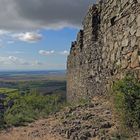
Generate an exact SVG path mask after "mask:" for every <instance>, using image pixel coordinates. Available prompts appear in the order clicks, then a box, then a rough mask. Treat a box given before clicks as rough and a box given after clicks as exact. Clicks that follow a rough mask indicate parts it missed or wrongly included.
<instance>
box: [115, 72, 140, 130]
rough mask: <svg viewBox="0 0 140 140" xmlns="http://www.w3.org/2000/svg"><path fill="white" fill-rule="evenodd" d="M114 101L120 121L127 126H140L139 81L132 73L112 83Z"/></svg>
mask: <svg viewBox="0 0 140 140" xmlns="http://www.w3.org/2000/svg"><path fill="white" fill-rule="evenodd" d="M113 91H114V101H115V102H114V103H115V107H116V110H117V112H118V114H119V116H120V118H121V120H122V123H123V124H124V125H125V126H127V127H128V128H132V129H134V128H136V129H138V128H140V83H139V81H138V80H137V79H136V78H134V76H133V75H130V74H129V75H127V76H126V77H125V78H124V79H122V80H119V81H117V82H116V83H115V84H114V85H113Z"/></svg>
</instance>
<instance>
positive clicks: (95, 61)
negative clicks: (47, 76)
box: [67, 0, 140, 100]
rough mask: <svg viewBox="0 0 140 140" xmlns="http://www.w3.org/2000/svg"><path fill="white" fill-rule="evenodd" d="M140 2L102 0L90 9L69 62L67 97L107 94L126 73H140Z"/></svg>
mask: <svg viewBox="0 0 140 140" xmlns="http://www.w3.org/2000/svg"><path fill="white" fill-rule="evenodd" d="M139 48H140V0H102V1H100V2H99V4H97V5H93V6H91V7H90V8H89V11H88V13H87V15H86V17H85V19H84V21H83V30H81V31H80V32H79V33H78V35H77V40H76V41H75V42H73V43H72V47H71V51H70V55H69V56H68V62H67V68H68V71H67V98H68V100H75V99H78V98H92V97H93V96H94V95H105V94H106V93H107V89H109V86H110V85H111V83H112V82H113V80H114V79H116V78H121V77H122V76H123V74H124V73H125V71H127V70H132V71H136V73H139V68H140V66H139V64H140V63H139V61H140V49H139Z"/></svg>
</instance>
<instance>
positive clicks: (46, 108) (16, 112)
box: [1, 93, 62, 126]
mask: <svg viewBox="0 0 140 140" xmlns="http://www.w3.org/2000/svg"><path fill="white" fill-rule="evenodd" d="M10 102H11V103H12V102H13V105H12V107H8V109H7V111H6V112H5V113H4V114H3V120H1V121H2V123H5V125H6V126H11V125H14V126H19V125H24V124H25V123H26V122H32V121H34V120H35V119H38V118H40V117H46V116H47V115H49V114H50V113H53V112H56V111H58V110H59V109H60V108H61V104H62V99H61V97H60V96H59V95H48V96H41V95H36V94H29V95H24V96H21V95H19V94H18V93H14V94H10V96H8V97H7V98H6V100H5V103H4V104H5V106H8V104H9V103H10Z"/></svg>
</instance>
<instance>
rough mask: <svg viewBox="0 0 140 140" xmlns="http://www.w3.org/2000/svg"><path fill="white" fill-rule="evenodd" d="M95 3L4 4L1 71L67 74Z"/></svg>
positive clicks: (33, 0) (3, 0) (10, 0)
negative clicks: (74, 43) (70, 56)
mask: <svg viewBox="0 0 140 140" xmlns="http://www.w3.org/2000/svg"><path fill="white" fill-rule="evenodd" d="M93 3H94V0H0V70H63V69H66V60H67V56H68V54H69V50H70V47H71V42H72V41H74V40H75V38H76V34H77V32H78V31H79V29H80V28H81V27H82V20H83V18H84V16H85V14H86V11H87V9H88V7H89V5H90V4H93Z"/></svg>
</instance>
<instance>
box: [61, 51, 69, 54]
mask: <svg viewBox="0 0 140 140" xmlns="http://www.w3.org/2000/svg"><path fill="white" fill-rule="evenodd" d="M60 54H62V55H68V54H69V51H67V50H64V51H62V52H60Z"/></svg>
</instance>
